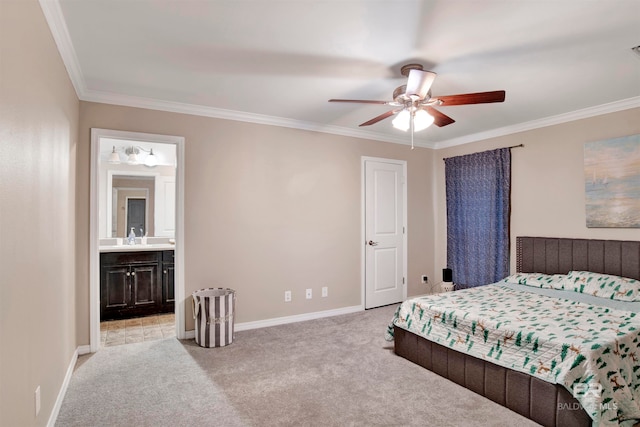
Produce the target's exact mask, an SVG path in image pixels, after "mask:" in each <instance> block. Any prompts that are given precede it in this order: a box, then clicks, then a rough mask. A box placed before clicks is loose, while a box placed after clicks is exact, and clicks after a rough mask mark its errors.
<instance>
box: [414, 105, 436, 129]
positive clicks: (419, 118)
mask: <svg viewBox="0 0 640 427" xmlns="http://www.w3.org/2000/svg"><path fill="white" fill-rule="evenodd" d="M433 121H434V118H433V116H432V115H431V114H429V113H427V112H426V111H425V110H418V111H416V112H415V114H414V116H413V130H414V132H420V131H421V130H425V129H426V128H428V127H429V126H431V125H432V124H433Z"/></svg>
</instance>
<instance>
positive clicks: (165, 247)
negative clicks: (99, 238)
mask: <svg viewBox="0 0 640 427" xmlns="http://www.w3.org/2000/svg"><path fill="white" fill-rule="evenodd" d="M175 248H176V245H173V244H171V243H156V244H152V245H108V246H100V252H142V251H173V250H175Z"/></svg>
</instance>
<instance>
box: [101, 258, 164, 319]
mask: <svg viewBox="0 0 640 427" xmlns="http://www.w3.org/2000/svg"><path fill="white" fill-rule="evenodd" d="M165 253H171V257H170V258H171V260H172V261H173V251H149V252H147V251H141V252H107V253H101V254H100V320H109V319H126V318H131V317H137V316H145V315H149V314H155V313H162V312H166V311H173V307H174V301H173V295H174V290H173V262H172V263H171V268H170V269H169V268H168V264H167V265H165V261H164V259H165V258H169V255H165ZM169 276H171V277H169ZM168 296H171V301H169V300H168V298H167V297H168Z"/></svg>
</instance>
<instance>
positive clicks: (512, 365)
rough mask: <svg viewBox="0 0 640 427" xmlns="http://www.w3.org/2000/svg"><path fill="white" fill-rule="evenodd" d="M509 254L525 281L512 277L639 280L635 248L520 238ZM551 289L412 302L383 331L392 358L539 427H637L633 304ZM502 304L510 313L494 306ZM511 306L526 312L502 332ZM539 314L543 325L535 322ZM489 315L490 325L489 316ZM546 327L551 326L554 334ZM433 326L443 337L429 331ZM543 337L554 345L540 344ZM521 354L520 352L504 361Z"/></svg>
mask: <svg viewBox="0 0 640 427" xmlns="http://www.w3.org/2000/svg"><path fill="white" fill-rule="evenodd" d="M516 245H517V249H516V253H517V262H516V265H517V267H516V270H517V273H523V274H522V275H519V276H517V277H526V276H527V275H526V274H524V273H536V274H539V275H540V276H544V277H545V278H546V277H551V276H552V275H565V276H560V278H559V279H558V280H560V281H561V282H559V283H567V282H566V280H567V276H566V275H567V274H568V273H569V272H573V271H575V272H593V273H600V274H603V275H613V276H622V277H625V278H630V279H635V280H640V242H632V241H614V240H587V239H567V238H544V237H518V238H517V239H516ZM572 274H573V273H572ZM594 276H597V275H594ZM514 277H515V276H514ZM569 278H573V277H572V276H571V277H569ZM512 279H513V277H512ZM552 279H553V280H556V278H555V276H553V277H552ZM550 280H551V279H550ZM576 280H577V279H576ZM589 280H590V279H589ZM631 282H633V280H631ZM580 283H582V282H580ZM636 283H637V282H636ZM554 286H555V285H553V286H552V285H550V286H546V285H545V284H541V285H540V287H538V286H537V282H536V283H535V284H534V285H533V286H532V285H531V283H530V284H529V285H528V286H523V285H521V284H508V283H500V282H499V283H497V284H493V285H488V286H483V287H480V288H476V289H468V290H463V291H456V292H454V293H448V294H437V295H432V296H427V297H418V298H415V299H410V300H408V301H406V302H405V303H403V304H402V305H401V306H400V307H399V309H398V312H397V313H396V315H397V317H396V318H394V321H393V322H392V325H390V330H389V332H390V335H392V336H393V339H394V342H395V345H394V347H395V352H396V353H397V354H398V355H399V356H402V357H404V358H406V359H408V360H410V361H412V362H414V363H417V364H419V365H421V366H423V367H425V368H427V369H429V370H432V371H434V372H435V373H437V374H439V375H441V376H443V377H446V378H448V379H450V380H452V381H454V382H456V383H457V384H460V385H462V386H464V387H466V388H468V389H470V390H472V391H474V392H476V393H478V394H481V395H483V396H485V397H487V398H489V399H491V400H493V401H494V402H496V403H499V404H501V405H503V406H506V407H507V408H509V409H511V410H513V411H515V412H517V413H519V414H521V415H523V416H525V417H527V418H530V419H532V420H533V421H535V422H537V423H539V424H541V425H544V426H562V427H565V426H589V425H592V424H594V425H602V426H606V425H623V426H633V425H636V424H637V423H638V422H640V412H639V411H640V403H639V401H640V398H639V397H640V396H639V393H640V384H639V382H640V381H638V378H640V363H639V362H638V358H639V357H640V342H639V341H640V335H639V333H640V332H639V331H640V315H638V316H636V313H637V312H638V311H640V302H634V301H621V302H618V301H612V300H608V299H606V298H598V297H597V296H595V297H594V296H591V295H588V294H587V293H586V292H585V294H580V293H579V292H573V291H570V290H568V288H567V289H562V290H558V289H553V288H554ZM576 286H578V282H576ZM579 286H584V285H582V284H581V285H579ZM589 286H590V285H589ZM633 286H636V285H633ZM576 290H577V289H576ZM580 290H582V289H580ZM623 290H624V289H623ZM479 293H480V294H481V293H484V294H486V295H484V296H482V298H486V297H488V299H482V298H480V296H481V295H480V294H479ZM596 293H597V292H596ZM618 293H619V294H622V293H621V292H618ZM558 294H560V296H559V295H558ZM567 294H571V295H568V296H567ZM565 296H566V298H565ZM636 297H637V295H635V294H634V295H633V296H631V297H630V298H626V297H625V298H626V299H629V300H633V299H635V298H636ZM443 298H444V299H443ZM616 298H617V297H616ZM585 299H586V300H585ZM473 300H477V301H483V302H478V303H476V302H474V301H473ZM505 302H506V303H507V304H508V306H507V307H504V306H501V304H504V303H505ZM446 304H452V305H449V306H447V305H446ZM473 304H475V306H474V305H473ZM536 304H538V305H540V308H539V309H538V308H536V307H537V306H536ZM434 307H437V309H436V308H434ZM442 307H444V308H442ZM447 307H449V308H447ZM451 307H454V308H451ZM518 307H524V308H525V309H524V310H521V311H520V314H518V315H516V316H515V317H516V318H518V320H522V321H523V322H526V324H520V326H517V324H518V322H517V321H516V320H513V323H510V322H502V323H507V325H506V326H505V325H500V323H501V319H503V318H504V317H503V316H504V315H505V313H506V312H515V311H516V310H517V309H518ZM532 307H533V308H532ZM545 307H546V308H545ZM440 308H442V309H440ZM459 309H460V310H462V309H464V310H466V311H459ZM536 310H540V313H539V314H540V319H542V320H544V321H543V322H538V321H537V320H538V319H537V318H535V317H532V316H536ZM492 311H495V313H496V314H497V316H496V315H493V317H490V316H489V313H490V312H492ZM545 311H546V315H547V317H545ZM408 313H411V315H409V314H408ZM474 316H475V317H474ZM519 317H522V319H519ZM411 322H413V324H410V323H411ZM547 322H551V323H554V322H557V324H555V323H554V325H553V326H554V328H551V327H550V325H549V324H547ZM612 322H613V323H612ZM616 322H617V323H616ZM612 325H615V328H614V327H610V326H612ZM433 327H435V329H438V328H440V329H441V330H438V331H434V330H431V329H429V328H433ZM443 327H444V328H445V329H442V328H443ZM557 327H560V329H559V330H558V329H556V328H557ZM446 328H448V329H446ZM499 328H502V329H499ZM545 330H546V331H547V332H545ZM587 330H589V331H594V332H593V333H594V334H595V336H591V335H587ZM487 331H489V332H487ZM548 331H552V332H551V333H550V335H551V336H546V335H545V334H548V333H549V332H548ZM598 331H599V332H598ZM556 333H558V334H560V336H557V335H556ZM589 333H591V332H589ZM618 334H620V335H618ZM494 335H495V336H494ZM426 337H429V339H427V338H426ZM538 340H539V341H538ZM521 347H522V348H525V347H526V351H524V350H523V351H524V352H522V353H521V354H519V355H512V354H511V353H513V352H512V351H511V350H512V349H513V350H520V348H521ZM554 347H555V348H556V350H558V351H559V353H558V354H556V353H553V351H554V350H553V348H554ZM503 351H504V355H503ZM516 357H521V359H515V358H516ZM516 360H518V361H517V362H516ZM529 362H530V363H529ZM623 379H624V380H625V381H626V382H625V381H623ZM564 382H566V383H568V384H569V386H570V389H571V390H574V393H571V392H570V391H569V390H568V389H567V388H566V387H565V386H564V385H563V383H564ZM601 385H603V386H602V387H601ZM616 387H618V388H616ZM625 393H626V394H625ZM574 394H575V395H576V396H577V397H578V398H576V397H574ZM621 394H625V395H624V396H623V397H622V398H621V397H620V396H619V395H621ZM618 417H620V418H622V420H620V419H619V418H618ZM625 418H628V419H625Z"/></svg>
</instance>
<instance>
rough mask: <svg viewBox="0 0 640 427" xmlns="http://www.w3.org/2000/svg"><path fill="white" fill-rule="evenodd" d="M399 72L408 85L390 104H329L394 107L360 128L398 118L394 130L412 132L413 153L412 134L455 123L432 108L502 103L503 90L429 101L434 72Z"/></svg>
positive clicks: (409, 68)
mask: <svg viewBox="0 0 640 427" xmlns="http://www.w3.org/2000/svg"><path fill="white" fill-rule="evenodd" d="M400 72H401V73H402V75H403V76H405V77H407V84H406V85H402V86H399V87H397V88H396V90H394V91H393V101H369V100H364V99H330V100H329V102H352V103H358V104H379V105H390V106H392V107H395V108H394V109H393V110H389V111H387V112H386V113H382V114H380V115H379V116H376V117H374V118H373V119H371V120H368V121H366V122H364V123H362V124H360V126H370V125H372V124H374V123H378V122H379V121H381V120H384V119H386V118H388V117H391V116H393V115H395V114H397V117H396V118H395V119H393V122H392V123H393V126H394V127H395V128H397V129H401V130H404V131H407V130H409V129H411V148H412V149H413V133H414V132H419V131H421V130H423V129H426V128H427V127H429V126H431V124H435V125H436V126H438V127H442V126H447V125H450V124H451V123H454V122H455V120H453V119H452V118H451V117H449V116H447V115H446V114H443V113H441V112H440V111H438V110H436V109H435V108H434V107H438V106H442V107H448V106H452V105H468V104H487V103H491V102H503V101H504V98H505V91H504V90H496V91H492V92H476V93H465V94H459V95H447V96H436V97H432V96H431V91H430V89H431V85H432V84H433V81H434V80H435V79H436V73H434V72H433V71H424V69H423V67H422V65H420V64H407V65H404V66H403V67H402V68H401V69H400Z"/></svg>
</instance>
